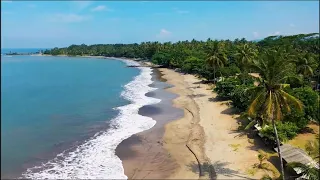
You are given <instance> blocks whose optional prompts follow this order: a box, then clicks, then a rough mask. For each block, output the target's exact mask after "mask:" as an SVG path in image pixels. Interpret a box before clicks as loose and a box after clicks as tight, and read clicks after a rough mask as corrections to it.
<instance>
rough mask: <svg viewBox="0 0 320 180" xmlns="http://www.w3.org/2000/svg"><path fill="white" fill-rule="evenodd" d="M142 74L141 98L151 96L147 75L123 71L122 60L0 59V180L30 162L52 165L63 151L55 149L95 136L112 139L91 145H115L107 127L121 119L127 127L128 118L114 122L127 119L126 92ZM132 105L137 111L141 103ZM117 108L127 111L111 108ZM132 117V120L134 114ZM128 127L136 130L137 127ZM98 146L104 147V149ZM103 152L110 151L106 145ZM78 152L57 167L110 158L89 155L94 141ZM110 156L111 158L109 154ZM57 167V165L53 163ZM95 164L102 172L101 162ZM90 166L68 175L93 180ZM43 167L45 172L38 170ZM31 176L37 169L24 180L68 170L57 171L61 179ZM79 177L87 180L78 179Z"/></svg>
mask: <svg viewBox="0 0 320 180" xmlns="http://www.w3.org/2000/svg"><path fill="white" fill-rule="evenodd" d="M143 72H144V73H145V74H144V76H141V78H142V79H140V81H139V82H144V83H140V87H139V88H143V89H144V90H141V92H142V93H145V92H144V91H146V92H147V91H150V89H147V88H146V86H147V85H148V83H149V84H150V82H149V81H150V79H151V75H150V74H151V70H149V69H144V70H143V69H136V68H126V67H125V63H124V62H121V61H117V60H106V59H94V58H75V57H72V58H71V57H43V56H12V57H1V123H2V124H1V157H2V158H1V176H2V177H6V176H8V177H10V175H12V174H14V175H16V174H17V173H19V172H20V171H23V170H24V169H26V168H30V166H33V163H32V162H33V160H35V159H36V160H41V161H44V162H46V161H50V159H51V158H53V157H51V156H54V157H56V156H57V153H61V152H59V151H60V150H61V149H59V151H58V150H55V149H56V146H59V145H61V144H62V149H63V148H69V147H70V146H71V144H72V143H74V142H76V141H81V142H82V141H84V140H86V139H89V138H91V139H92V136H93V135H94V133H96V132H97V131H102V132H108V134H111V135H112V137H114V138H115V140H114V139H112V138H110V137H109V139H108V138H107V137H106V136H103V138H104V139H101V138H102V136H97V138H96V139H94V138H93V139H94V141H98V140H97V139H98V138H100V139H101V142H107V141H110V139H111V140H112V141H116V140H117V135H115V134H112V133H113V131H114V132H116V130H113V131H112V132H111V131H110V132H109V131H108V129H110V127H109V126H108V122H109V121H110V120H112V119H113V121H116V120H119V121H120V120H121V121H122V120H123V122H122V124H126V123H127V120H129V119H130V118H125V119H124V118H120V119H119V118H118V119H117V118H116V117H118V116H119V112H120V113H122V114H126V113H125V112H127V110H124V109H126V108H127V106H126V105H128V104H130V102H132V101H134V100H131V99H130V98H129V99H128V98H125V97H126V95H129V96H130V89H133V88H135V87H136V85H138V86H139V83H137V82H136V84H131V85H132V86H131V85H130V83H129V82H132V80H134V77H137V76H138V75H139V74H140V75H141V73H142V74H143ZM149 76H150V77H149ZM143 78H144V79H143ZM149 78H150V79H149ZM136 80H137V79H136ZM145 82H147V83H145ZM128 83H129V84H128ZM125 90H126V91H125ZM128 93H129V94H128ZM131 96H132V94H131ZM141 97H142V96H141ZM138 99H139V98H138ZM147 103H148V102H147ZM124 105H125V106H124ZM131 105H132V106H133V105H134V107H137V108H138V107H141V106H142V105H143V104H139V105H138V106H137V103H136V104H131ZM119 106H120V107H121V106H124V107H126V108H123V109H121V108H120V109H115V107H119ZM134 107H130V109H134ZM115 118H116V120H114V119H115ZM131 118H134V116H132V113H131ZM124 120H126V121H124ZM130 122H131V123H132V121H130ZM133 123H134V122H133ZM144 124H146V123H144ZM129 125H130V124H129ZM137 125H139V122H138V121H136V126H137ZM130 126H131V127H132V128H133V129H134V128H135V125H130ZM139 126H143V125H139ZM118 128H121V127H120V126H119V127H118ZM143 128H145V127H142V129H143ZM148 128H150V127H148ZM121 132H123V131H121ZM126 132H128V133H129V134H126V136H124V137H127V136H130V135H131V134H132V133H131V132H130V130H127V131H126ZM130 133H131V134H130ZM121 138H122V139H123V137H121ZM101 142H100V141H99V143H101ZM120 142H121V139H120ZM88 143H90V144H88ZM100 145H101V146H102V147H103V144H100ZM97 146H98V145H97ZM106 147H109V146H108V145H106ZM81 148H82V149H81ZM81 148H79V149H80V150H79V152H78V151H77V153H75V152H72V153H73V154H76V155H74V156H71V155H69V154H63V156H65V157H61V158H60V159H59V160H61V161H62V162H60V163H64V162H66V161H67V160H65V158H67V159H68V158H69V159H68V160H70V158H71V159H72V158H73V159H72V162H73V160H74V161H77V163H78V164H81V162H82V161H87V160H88V161H89V160H90V158H91V157H93V156H94V154H95V153H96V155H99V153H100V154H102V155H104V154H103V153H106V157H105V158H106V159H107V157H108V153H109V152H105V151H106V149H105V150H104V151H101V152H94V153H93V152H92V151H93V150H92V149H94V150H96V149H97V148H96V146H95V144H94V142H93V140H92V141H90V142H87V144H84V145H82V146H81ZM90 148H91V149H90ZM72 151H73V150H72ZM110 152H111V153H113V152H112V150H111V151H110ZM81 153H83V154H81ZM90 153H91V154H90ZM47 154H51V156H48V155H47ZM78 154H81V157H78V156H77V155H78ZM61 156H62V155H61ZM76 156H77V157H76ZM85 157H87V159H85ZM89 157H90V158H89ZM111 157H113V156H110V158H111ZM102 158H103V157H102ZM70 162H71V160H70ZM111 162H112V161H109V163H111ZM55 163H56V164H58V162H56V161H55ZM95 163H96V164H97V165H98V166H99V167H100V164H99V162H97V161H96V162H95ZM101 163H105V162H101ZM115 163H118V162H115ZM120 163H121V162H120ZM70 164H72V163H70ZM51 165H52V164H51ZM102 165H103V166H104V164H102ZM57 166H58V165H57ZM89 166H90V164H88V167H86V164H85V165H82V167H81V168H82V169H83V171H84V172H83V173H82V172H80V170H77V167H74V166H71V167H70V168H69V171H70V172H71V174H72V173H73V177H91V178H94V177H96V174H99V173H101V171H102V170H101V171H100V172H97V173H96V174H94V172H92V170H90V168H94V167H89ZM59 167H60V166H59ZM46 168H47V169H48V168H49V167H43V168H41V169H46ZM86 168H87V170H88V171H89V170H90V171H91V172H90V173H91V174H90V173H89V175H88V174H86V173H87V172H86ZM56 169H57V168H56ZM95 169H98V168H95ZM103 170H105V169H103ZM106 171H108V169H107V170H106ZM109 171H110V172H111V171H114V170H109ZM120 171H121V170H120ZM35 172H39V170H37V171H33V170H32V171H31V170H29V171H28V173H27V175H28V177H41V178H42V179H43V177H49V178H50V177H51V178H53V179H55V178H57V177H65V178H68V177H69V175H70V172H66V170H64V171H61V172H60V175H59V176H54V175H53V174H57V173H56V172H55V173H52V172H51V173H50V172H49V171H43V172H40V173H39V174H38V176H34V174H35ZM64 173H65V174H64ZM81 173H82V174H86V175H87V176H81V175H82V174H81ZM120 173H122V172H120ZM58 174H59V173H58ZM68 174H69V175H68ZM69 178H70V177H69Z"/></svg>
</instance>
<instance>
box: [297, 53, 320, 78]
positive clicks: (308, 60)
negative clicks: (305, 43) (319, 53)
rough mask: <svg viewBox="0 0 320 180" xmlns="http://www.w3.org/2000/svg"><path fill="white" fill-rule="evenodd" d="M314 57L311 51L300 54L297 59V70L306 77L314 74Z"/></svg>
mask: <svg viewBox="0 0 320 180" xmlns="http://www.w3.org/2000/svg"><path fill="white" fill-rule="evenodd" d="M314 62H315V60H314V57H313V56H312V55H311V54H310V53H304V54H302V55H300V56H298V59H297V60H296V66H297V72H298V73H299V74H301V75H303V76H304V77H305V78H308V77H310V76H313V74H314V73H313V69H312V66H313V65H314Z"/></svg>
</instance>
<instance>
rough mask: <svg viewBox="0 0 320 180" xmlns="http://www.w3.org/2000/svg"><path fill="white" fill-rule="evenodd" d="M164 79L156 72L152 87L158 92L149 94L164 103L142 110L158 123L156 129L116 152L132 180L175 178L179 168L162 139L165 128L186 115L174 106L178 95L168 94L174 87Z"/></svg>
mask: <svg viewBox="0 0 320 180" xmlns="http://www.w3.org/2000/svg"><path fill="white" fill-rule="evenodd" d="M161 76H162V75H161V73H160V72H159V71H158V70H156V69H155V70H154V72H153V80H154V83H152V84H151V85H150V86H151V87H155V88H158V89H157V90H155V91H152V92H149V93H147V94H146V96H149V97H154V98H159V99H161V102H160V103H158V104H155V105H147V106H144V107H142V108H140V110H139V114H141V115H143V116H149V117H152V118H153V119H154V120H156V121H157V123H156V125H155V126H154V127H152V128H151V129H149V130H147V131H144V132H141V133H138V134H135V135H133V136H131V137H130V138H128V139H126V140H124V141H123V142H121V143H120V144H119V145H118V147H117V149H116V154H117V155H118V156H119V157H120V159H121V160H122V163H123V166H124V170H125V174H126V176H127V177H128V179H164V178H168V177H169V176H170V175H171V174H173V173H174V171H175V169H176V168H177V163H176V162H175V160H174V159H173V158H172V157H171V155H170V153H169V152H168V151H167V150H166V149H165V148H164V146H163V141H162V137H163V135H164V125H165V124H167V123H168V122H170V121H172V120H174V119H178V118H180V117H183V111H182V110H181V109H178V108H175V107H173V106H172V100H173V99H175V98H177V97H178V95H176V94H173V93H170V92H168V91H165V89H166V88H169V87H170V86H171V85H169V84H167V83H165V82H164V81H165V79H162V78H161Z"/></svg>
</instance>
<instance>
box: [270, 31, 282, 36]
mask: <svg viewBox="0 0 320 180" xmlns="http://www.w3.org/2000/svg"><path fill="white" fill-rule="evenodd" d="M278 35H280V32H279V31H276V32H274V33H271V34H268V36H278Z"/></svg>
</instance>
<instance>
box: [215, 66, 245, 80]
mask: <svg viewBox="0 0 320 180" xmlns="http://www.w3.org/2000/svg"><path fill="white" fill-rule="evenodd" d="M238 73H240V69H239V68H238V67H237V66H236V65H235V64H232V65H230V66H228V67H221V68H219V69H218V71H217V75H218V76H220V75H222V76H223V77H229V76H235V75H236V74H238Z"/></svg>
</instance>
